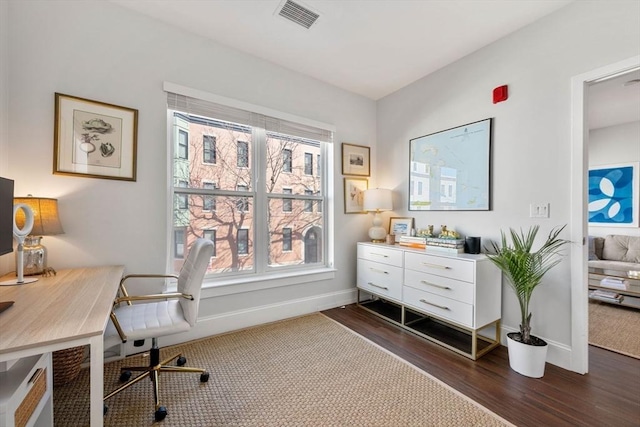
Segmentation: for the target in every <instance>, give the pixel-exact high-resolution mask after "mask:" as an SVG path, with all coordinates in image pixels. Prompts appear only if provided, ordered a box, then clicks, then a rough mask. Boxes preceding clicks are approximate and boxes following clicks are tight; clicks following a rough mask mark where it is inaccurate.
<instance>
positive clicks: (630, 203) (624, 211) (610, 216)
mask: <svg viewBox="0 0 640 427" xmlns="http://www.w3.org/2000/svg"><path fill="white" fill-rule="evenodd" d="M637 168H638V166H637V164H624V165H611V166H599V167H596V168H592V169H590V170H589V223H590V224H591V225H606V226H612V225H621V226H637V225H638V218H637V216H638V206H637V205H638V190H637V185H638V182H637V181H638V178H637V174H638V171H637Z"/></svg>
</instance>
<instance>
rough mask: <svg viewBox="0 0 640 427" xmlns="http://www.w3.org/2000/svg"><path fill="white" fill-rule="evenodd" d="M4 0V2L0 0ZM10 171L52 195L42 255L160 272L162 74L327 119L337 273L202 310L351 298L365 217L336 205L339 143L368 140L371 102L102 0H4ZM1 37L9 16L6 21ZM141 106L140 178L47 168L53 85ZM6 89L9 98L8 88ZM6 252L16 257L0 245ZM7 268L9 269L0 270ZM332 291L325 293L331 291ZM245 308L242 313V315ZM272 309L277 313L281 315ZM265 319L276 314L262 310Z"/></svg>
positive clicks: (315, 305)
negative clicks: (52, 213) (54, 219)
mask: <svg viewBox="0 0 640 427" xmlns="http://www.w3.org/2000/svg"><path fill="white" fill-rule="evenodd" d="M0 3H1V4H2V5H3V6H2V7H3V9H2V10H4V9H5V2H0ZM8 14H9V19H8V23H9V25H8V34H9V36H10V37H9V39H10V45H9V52H8V60H6V59H7V57H6V55H5V57H3V58H2V59H3V61H2V63H3V64H7V63H8V72H9V74H8V75H9V77H8V82H9V84H8V95H9V113H8V122H9V123H10V126H9V133H8V137H9V138H8V139H9V141H10V143H9V145H8V157H9V160H10V161H9V166H8V172H7V175H8V176H9V177H11V178H14V179H15V180H16V194H18V195H25V194H27V193H31V194H33V195H40V196H47V197H56V198H58V199H59V205H60V215H61V221H62V224H63V226H64V229H65V232H66V233H65V234H64V235H59V236H51V237H45V238H44V240H43V243H44V244H45V245H46V246H47V247H48V249H49V264H50V265H51V266H53V267H54V268H57V269H60V268H65V267H75V266H91V265H101V264H102V265H104V264H124V265H125V267H126V271H127V272H129V273H131V272H158V271H160V272H163V271H164V270H165V260H166V253H167V247H166V246H167V245H166V240H167V237H166V235H167V233H166V231H167V204H168V203H167V132H166V129H167V125H166V120H167V119H166V94H165V92H163V90H162V87H163V86H162V85H163V82H164V81H170V82H173V83H177V84H180V85H183V86H188V87H192V88H195V89H199V90H203V91H207V92H210V93H215V94H219V95H222V96H226V97H230V98H235V99H238V100H242V101H246V102H250V103H253V104H257V105H262V106H266V107H269V108H272V109H275V110H279V111H282V112H287V113H292V114H295V115H298V116H302V117H307V118H310V119H314V120H318V121H321V122H325V123H331V124H334V125H335V126H336V128H337V132H336V134H335V137H334V138H335V142H336V149H335V163H336V165H337V166H338V167H337V168H336V174H335V176H334V179H335V186H334V187H335V188H334V190H335V193H336V200H335V206H336V208H335V212H336V215H335V219H336V224H335V232H336V235H337V236H340V237H339V240H338V242H337V245H336V250H335V261H336V263H335V267H336V269H337V272H336V278H335V280H327V281H321V282H316V283H307V284H303V285H292V286H288V287H280V288H274V289H270V290H266V291H261V292H256V293H252V294H243V295H232V296H228V297H221V298H217V299H215V301H213V300H208V301H204V302H203V304H202V306H201V311H202V312H203V313H206V315H207V316H221V315H222V314H223V313H225V312H230V311H235V312H243V311H244V312H245V314H246V313H247V310H249V311H251V310H254V311H255V310H256V308H257V307H263V306H267V309H268V310H270V311H277V309H278V307H279V306H281V305H283V304H285V303H286V302H287V301H294V300H295V301H299V300H304V301H306V302H307V304H306V306H304V305H302V304H301V305H300V306H304V308H303V310H306V311H314V310H317V309H319V308H326V307H324V306H319V305H321V304H325V305H326V304H329V305H333V306H335V305H339V304H343V303H344V302H345V301H344V298H346V297H348V298H353V288H354V285H355V258H356V255H355V253H356V245H355V243H356V242H357V241H358V240H362V239H364V238H365V237H366V231H367V228H368V227H369V221H370V218H368V217H367V216H366V215H343V214H342V212H343V202H342V185H343V183H342V176H341V175H340V168H339V165H340V161H339V159H340V142H341V141H351V142H354V143H358V144H362V145H373V144H375V117H376V110H375V103H374V102H373V101H371V100H368V99H366V98H364V97H361V96H358V95H354V94H352V93H349V92H346V91H344V90H341V89H337V88H335V87H333V86H330V85H327V84H325V83H322V82H320V81H317V80H314V79H312V78H309V77H306V76H303V75H301V74H298V73H295V72H292V71H289V70H286V69H284V68H281V67H278V66H275V65H274V64H271V63H269V62H266V61H263V60H260V59H257V58H255V57H251V56H248V55H245V54H243V53H240V52H238V51H235V50H232V49H230V48H227V47H224V46H221V45H218V44H216V43H213V42H211V41H209V40H205V39H204V38H200V37H198V36H195V35H192V34H190V33H186V32H184V31H181V30H177V29H175V28H172V27H170V26H167V25H165V24H163V23H160V22H159V21H156V20H153V19H150V18H147V17H144V16H142V15H138V14H136V13H134V12H131V11H129V10H127V9H124V8H121V7H120V6H117V5H114V4H111V3H109V2H96V1H82V2H78V1H55V2H50V1H27V2H25V1H10V2H9V6H8ZM2 28H3V40H4V39H5V37H4V32H5V31H7V30H4V29H5V28H7V26H6V25H4V23H3V25H2ZM55 92H60V93H63V94H69V95H74V96H79V97H83V98H88V99H93V100H98V101H102V102H107V103H111V104H116V105H121V106H126V107H130V108H135V109H138V110H139V124H138V125H139V128H138V163H137V165H138V173H137V175H138V178H137V182H119V181H114V180H105V179H91V178H82V177H69V176H60V175H53V174H52V161H53V160H52V159H53V124H54V93H55ZM3 99H4V97H3ZM5 257H11V255H6V256H5ZM4 272H6V270H5V271H4ZM327 295H328V296H329V297H326V296H327ZM247 316H248V317H250V314H247V315H246V316H245V317H247ZM276 317H277V315H276ZM263 320H273V318H272V317H271V318H270V317H268V316H267V317H264V318H263Z"/></svg>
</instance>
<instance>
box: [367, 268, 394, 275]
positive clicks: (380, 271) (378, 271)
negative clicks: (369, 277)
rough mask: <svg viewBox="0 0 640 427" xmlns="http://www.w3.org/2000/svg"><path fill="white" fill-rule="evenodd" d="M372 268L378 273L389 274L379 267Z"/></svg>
mask: <svg viewBox="0 0 640 427" xmlns="http://www.w3.org/2000/svg"><path fill="white" fill-rule="evenodd" d="M369 268H370V269H371V271H375V272H376V273H383V274H389V272H388V271H384V270H379V269H377V268H373V267H369Z"/></svg>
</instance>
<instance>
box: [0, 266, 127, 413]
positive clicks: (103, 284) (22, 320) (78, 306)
mask: <svg viewBox="0 0 640 427" xmlns="http://www.w3.org/2000/svg"><path fill="white" fill-rule="evenodd" d="M123 273H124V267H123V266H108V267H95V268H75V269H70V270H62V271H59V272H58V274H57V275H56V276H52V277H40V278H39V279H38V281H37V282H35V283H28V284H24V285H16V286H0V301H15V304H14V305H13V307H10V308H9V309H7V310H6V311H4V312H2V313H0V362H3V361H8V360H13V359H18V358H22V357H27V356H33V355H36V354H42V353H47V352H51V351H57V350H62V349H65V348H71V347H77V346H80V345H87V344H88V345H90V355H91V364H90V369H91V372H90V375H91V425H92V426H102V425H103V404H102V397H103V393H104V386H103V384H104V379H103V375H104V367H103V363H104V355H103V351H104V345H103V337H102V335H103V333H104V329H105V327H106V325H107V321H108V320H109V313H110V312H111V308H112V306H113V300H114V298H115V297H116V293H117V291H118V284H119V283H120V279H121V278H122V275H123Z"/></svg>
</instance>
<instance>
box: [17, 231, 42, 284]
mask: <svg viewBox="0 0 640 427" xmlns="http://www.w3.org/2000/svg"><path fill="white" fill-rule="evenodd" d="M40 240H42V236H27V237H26V238H25V239H24V245H23V248H24V249H23V250H24V255H23V256H22V268H23V272H24V273H23V274H24V275H25V276H33V275H36V274H42V273H43V272H44V269H45V266H46V264H47V248H45V247H44V246H43V245H42V244H41V243H40ZM17 262H18V254H17V253H16V263H17ZM16 271H18V266H17V265H16Z"/></svg>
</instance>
